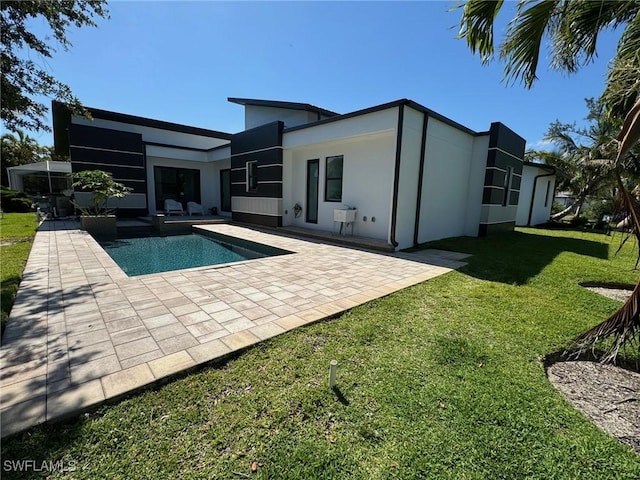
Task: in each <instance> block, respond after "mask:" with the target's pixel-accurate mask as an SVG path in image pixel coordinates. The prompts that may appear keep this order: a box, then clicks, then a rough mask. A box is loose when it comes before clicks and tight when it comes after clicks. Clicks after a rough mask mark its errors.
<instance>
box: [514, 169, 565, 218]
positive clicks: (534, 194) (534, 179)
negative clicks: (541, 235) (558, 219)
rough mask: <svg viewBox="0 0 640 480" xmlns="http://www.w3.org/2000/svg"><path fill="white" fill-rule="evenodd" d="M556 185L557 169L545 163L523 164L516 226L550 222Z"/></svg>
mask: <svg viewBox="0 0 640 480" xmlns="http://www.w3.org/2000/svg"><path fill="white" fill-rule="evenodd" d="M555 184H556V169H555V167H553V166H551V165H546V164H543V163H533V162H523V164H522V181H521V183H520V201H519V202H518V210H517V213H516V225H518V226H529V225H532V226H533V225H540V224H543V223H546V222H548V221H549V217H550V216H551V206H552V204H553V199H554V192H555Z"/></svg>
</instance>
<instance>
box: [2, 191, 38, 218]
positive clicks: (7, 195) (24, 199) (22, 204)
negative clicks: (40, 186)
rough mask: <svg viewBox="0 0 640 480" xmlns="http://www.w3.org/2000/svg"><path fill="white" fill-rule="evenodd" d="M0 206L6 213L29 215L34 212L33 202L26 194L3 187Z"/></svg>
mask: <svg viewBox="0 0 640 480" xmlns="http://www.w3.org/2000/svg"><path fill="white" fill-rule="evenodd" d="M0 205H1V206H2V211H3V212H5V213H27V212H30V211H31V210H33V202H32V201H31V200H29V197H28V196H27V194H26V193H24V192H18V191H16V190H11V189H9V188H5V187H2V189H1V190H0Z"/></svg>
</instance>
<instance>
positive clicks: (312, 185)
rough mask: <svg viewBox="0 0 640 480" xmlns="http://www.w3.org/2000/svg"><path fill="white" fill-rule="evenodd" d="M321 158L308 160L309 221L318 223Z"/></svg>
mask: <svg viewBox="0 0 640 480" xmlns="http://www.w3.org/2000/svg"><path fill="white" fill-rule="evenodd" d="M319 177H320V160H319V159H317V158H316V159H313V160H307V214H306V221H307V223H318V179H319Z"/></svg>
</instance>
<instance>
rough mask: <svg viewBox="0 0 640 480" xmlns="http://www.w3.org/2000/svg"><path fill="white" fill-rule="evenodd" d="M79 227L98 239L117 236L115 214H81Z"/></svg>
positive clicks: (109, 238)
mask: <svg viewBox="0 0 640 480" xmlns="http://www.w3.org/2000/svg"><path fill="white" fill-rule="evenodd" d="M80 228H81V229H82V230H85V231H87V232H88V233H89V234H91V236H92V237H94V238H98V239H100V240H115V239H116V237H117V236H118V228H117V227H116V216H115V215H106V216H104V215H103V216H84V215H83V216H81V217H80Z"/></svg>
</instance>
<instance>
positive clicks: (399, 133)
mask: <svg viewBox="0 0 640 480" xmlns="http://www.w3.org/2000/svg"><path fill="white" fill-rule="evenodd" d="M403 120H404V103H401V104H400V105H399V106H398V129H397V136H396V165H395V169H394V174H393V202H392V204H391V233H390V237H391V238H390V239H389V241H390V242H391V245H393V246H394V247H397V246H398V242H397V241H396V222H397V217H398V187H399V184H400V155H401V153H402V125H403V123H404V122H403Z"/></svg>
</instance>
